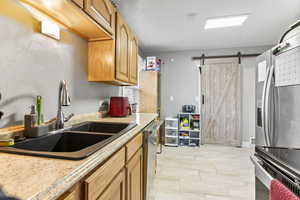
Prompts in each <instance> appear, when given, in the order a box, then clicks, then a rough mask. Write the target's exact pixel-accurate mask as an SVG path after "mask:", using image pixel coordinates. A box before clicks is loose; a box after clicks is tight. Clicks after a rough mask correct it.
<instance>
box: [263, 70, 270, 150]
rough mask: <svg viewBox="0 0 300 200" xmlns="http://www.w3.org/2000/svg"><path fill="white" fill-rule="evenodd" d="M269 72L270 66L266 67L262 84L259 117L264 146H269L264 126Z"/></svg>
mask: <svg viewBox="0 0 300 200" xmlns="http://www.w3.org/2000/svg"><path fill="white" fill-rule="evenodd" d="M269 74H270V68H269V67H268V68H267V73H266V78H265V81H264V85H263V92H262V108H261V109H262V112H261V115H262V116H261V118H262V129H263V133H264V138H265V143H266V146H269V145H270V144H269V143H268V142H269V141H268V140H267V127H266V90H267V84H268V80H269Z"/></svg>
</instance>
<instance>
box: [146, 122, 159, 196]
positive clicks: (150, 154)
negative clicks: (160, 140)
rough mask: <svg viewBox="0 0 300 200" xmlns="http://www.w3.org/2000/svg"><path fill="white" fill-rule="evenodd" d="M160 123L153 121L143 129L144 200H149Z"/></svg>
mask: <svg viewBox="0 0 300 200" xmlns="http://www.w3.org/2000/svg"><path fill="white" fill-rule="evenodd" d="M160 126H161V122H159V121H157V120H155V121H153V122H152V123H151V124H149V125H148V126H147V127H146V128H145V129H144V143H143V144H144V177H145V180H146V181H144V191H145V193H144V194H145V197H144V199H145V200H150V199H151V191H152V188H153V181H154V177H155V170H156V151H157V143H156V139H157V131H158V129H159V128H160Z"/></svg>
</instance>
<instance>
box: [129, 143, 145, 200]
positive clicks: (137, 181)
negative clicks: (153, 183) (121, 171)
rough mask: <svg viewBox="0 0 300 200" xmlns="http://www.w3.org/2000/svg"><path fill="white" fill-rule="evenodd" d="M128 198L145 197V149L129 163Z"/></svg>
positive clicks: (132, 199)
mask: <svg viewBox="0 0 300 200" xmlns="http://www.w3.org/2000/svg"><path fill="white" fill-rule="evenodd" d="M126 174H127V200H142V199H143V149H142V148H140V149H139V150H138V152H137V153H136V154H135V155H134V156H133V157H132V159H131V160H130V161H129V162H128V163H127V167H126Z"/></svg>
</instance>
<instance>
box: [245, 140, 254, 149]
mask: <svg viewBox="0 0 300 200" xmlns="http://www.w3.org/2000/svg"><path fill="white" fill-rule="evenodd" d="M242 147H243V148H251V147H254V144H251V142H250V141H243V142H242Z"/></svg>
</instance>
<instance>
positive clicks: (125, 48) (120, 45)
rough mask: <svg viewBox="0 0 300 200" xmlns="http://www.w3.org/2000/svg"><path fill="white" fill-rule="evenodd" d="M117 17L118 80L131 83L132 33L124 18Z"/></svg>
mask: <svg viewBox="0 0 300 200" xmlns="http://www.w3.org/2000/svg"><path fill="white" fill-rule="evenodd" d="M117 16H118V17H117V33H116V35H117V37H116V43H117V45H116V79H118V80H119V81H125V82H129V73H130V72H129V48H130V33H129V29H128V26H127V25H126V23H125V21H124V20H123V18H122V17H121V16H120V15H119V14H118V15H117Z"/></svg>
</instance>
